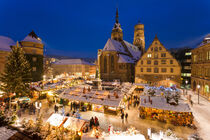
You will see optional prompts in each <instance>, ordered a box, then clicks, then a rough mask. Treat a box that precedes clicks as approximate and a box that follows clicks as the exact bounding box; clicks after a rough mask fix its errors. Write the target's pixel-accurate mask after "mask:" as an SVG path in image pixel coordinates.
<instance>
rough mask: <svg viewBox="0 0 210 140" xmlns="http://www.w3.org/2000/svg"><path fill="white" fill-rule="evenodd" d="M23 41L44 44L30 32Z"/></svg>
mask: <svg viewBox="0 0 210 140" xmlns="http://www.w3.org/2000/svg"><path fill="white" fill-rule="evenodd" d="M22 41H25V42H35V43H39V44H42V41H41V39H40V38H39V37H38V36H37V35H36V34H35V32H34V31H32V32H30V33H29V34H28V35H27V36H26V37H25V38H24V39H23V40H22Z"/></svg>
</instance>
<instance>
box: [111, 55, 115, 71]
mask: <svg viewBox="0 0 210 140" xmlns="http://www.w3.org/2000/svg"><path fill="white" fill-rule="evenodd" d="M112 71H114V55H111V72H112Z"/></svg>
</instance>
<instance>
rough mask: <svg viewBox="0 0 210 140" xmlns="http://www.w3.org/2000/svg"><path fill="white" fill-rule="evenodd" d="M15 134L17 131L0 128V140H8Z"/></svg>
mask: <svg viewBox="0 0 210 140" xmlns="http://www.w3.org/2000/svg"><path fill="white" fill-rule="evenodd" d="M17 132H18V131H17V130H12V129H9V128H6V127H0V138H1V140H8V139H10V138H11V137H12V136H13V135H15V134H16V133H17Z"/></svg>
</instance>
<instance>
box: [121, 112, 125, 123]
mask: <svg viewBox="0 0 210 140" xmlns="http://www.w3.org/2000/svg"><path fill="white" fill-rule="evenodd" d="M121 119H122V122H124V113H122V114H121Z"/></svg>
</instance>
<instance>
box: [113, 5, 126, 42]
mask: <svg viewBox="0 0 210 140" xmlns="http://www.w3.org/2000/svg"><path fill="white" fill-rule="evenodd" d="M111 39H114V40H118V41H122V40H123V32H122V29H121V25H120V23H119V15H118V8H117V9H116V16H115V24H114V27H113V28H112V34H111Z"/></svg>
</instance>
